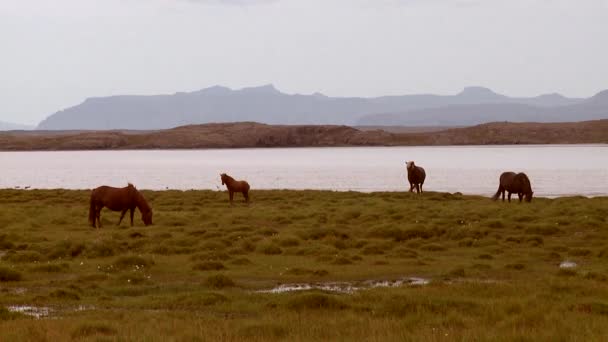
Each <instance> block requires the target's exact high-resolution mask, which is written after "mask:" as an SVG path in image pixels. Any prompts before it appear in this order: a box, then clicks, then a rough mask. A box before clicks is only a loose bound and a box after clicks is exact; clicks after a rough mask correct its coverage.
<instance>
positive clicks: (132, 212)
mask: <svg viewBox="0 0 608 342" xmlns="http://www.w3.org/2000/svg"><path fill="white" fill-rule="evenodd" d="M130 210H131V212H130V213H129V214H131V227H133V214H134V213H135V208H131V209H130Z"/></svg>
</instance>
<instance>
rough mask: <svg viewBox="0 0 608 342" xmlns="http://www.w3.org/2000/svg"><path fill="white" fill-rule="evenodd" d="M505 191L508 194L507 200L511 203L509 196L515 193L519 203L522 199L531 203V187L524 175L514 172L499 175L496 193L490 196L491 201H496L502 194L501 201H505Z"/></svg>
mask: <svg viewBox="0 0 608 342" xmlns="http://www.w3.org/2000/svg"><path fill="white" fill-rule="evenodd" d="M505 191H507V192H508V193H509V195H508V200H509V202H511V194H512V193H516V194H517V196H518V197H519V202H521V200H522V198H525V200H526V202H530V201H532V194H534V192H532V186H531V185H530V179H528V176H526V174H525V173H523V172H520V173H517V174H516V173H515V172H504V173H503V174H501V175H500V183H499V184H498V191H496V194H495V195H494V196H492V199H493V200H494V201H496V200H497V199H498V197H499V196H500V195H501V194H502V201H503V202H504V201H505Z"/></svg>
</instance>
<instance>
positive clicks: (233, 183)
mask: <svg viewBox="0 0 608 342" xmlns="http://www.w3.org/2000/svg"><path fill="white" fill-rule="evenodd" d="M220 177H221V178H222V185H224V184H226V188H228V193H229V194H230V204H232V199H233V198H234V193H235V192H241V193H243V197H245V202H249V183H247V182H246V181H244V180H241V181H237V180H235V179H234V178H232V177H230V176H228V175H227V174H225V173H222V174H220Z"/></svg>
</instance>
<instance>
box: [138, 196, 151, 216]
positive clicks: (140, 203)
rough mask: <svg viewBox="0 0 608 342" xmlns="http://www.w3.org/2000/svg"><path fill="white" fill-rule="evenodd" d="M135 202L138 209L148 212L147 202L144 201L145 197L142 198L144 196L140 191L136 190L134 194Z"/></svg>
mask: <svg viewBox="0 0 608 342" xmlns="http://www.w3.org/2000/svg"><path fill="white" fill-rule="evenodd" d="M135 199H136V201H135V203H136V204H137V207H138V208H139V210H140V211H141V212H142V213H143V212H149V211H150V210H151V208H150V205H149V204H148V202H147V201H146V199H145V198H144V196H143V195H142V194H141V192H139V191H137V192H136V194H135Z"/></svg>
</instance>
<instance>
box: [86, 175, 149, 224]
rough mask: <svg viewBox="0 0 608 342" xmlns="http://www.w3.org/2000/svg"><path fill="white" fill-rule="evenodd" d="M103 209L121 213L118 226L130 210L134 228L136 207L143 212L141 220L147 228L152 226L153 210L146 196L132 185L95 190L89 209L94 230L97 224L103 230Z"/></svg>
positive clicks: (92, 193)
mask: <svg viewBox="0 0 608 342" xmlns="http://www.w3.org/2000/svg"><path fill="white" fill-rule="evenodd" d="M103 207H107V208H108V209H110V210H112V211H120V212H121V213H120V220H118V224H117V225H120V223H121V222H122V219H123V218H124V217H125V214H126V213H127V210H130V214H131V226H133V213H134V211H135V208H136V207H137V208H138V209H139V211H140V212H141V219H142V221H144V224H145V225H146V226H147V225H151V224H152V209H151V208H150V206H149V205H148V202H146V199H145V198H144V196H142V194H141V193H140V192H139V191H138V190H137V189H136V188H135V187H134V186H133V184H131V183H129V185H128V186H127V187H124V188H113V187H111V186H105V185H103V186H100V187H98V188H95V189H93V191H92V192H91V203H90V208H89V223H90V224H91V226H92V227H93V228H95V227H96V225H95V223H97V227H99V228H101V209H103ZM96 221H97V222H96Z"/></svg>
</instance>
